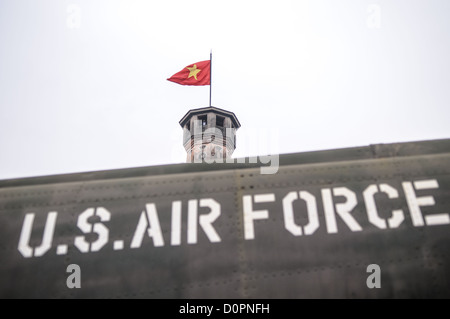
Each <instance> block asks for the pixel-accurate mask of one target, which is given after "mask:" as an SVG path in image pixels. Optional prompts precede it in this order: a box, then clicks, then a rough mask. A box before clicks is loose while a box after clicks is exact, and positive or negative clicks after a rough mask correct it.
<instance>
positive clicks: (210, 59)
mask: <svg viewBox="0 0 450 319" xmlns="http://www.w3.org/2000/svg"><path fill="white" fill-rule="evenodd" d="M211 75H212V50H211V52H210V53H209V106H211V87H212V76H211Z"/></svg>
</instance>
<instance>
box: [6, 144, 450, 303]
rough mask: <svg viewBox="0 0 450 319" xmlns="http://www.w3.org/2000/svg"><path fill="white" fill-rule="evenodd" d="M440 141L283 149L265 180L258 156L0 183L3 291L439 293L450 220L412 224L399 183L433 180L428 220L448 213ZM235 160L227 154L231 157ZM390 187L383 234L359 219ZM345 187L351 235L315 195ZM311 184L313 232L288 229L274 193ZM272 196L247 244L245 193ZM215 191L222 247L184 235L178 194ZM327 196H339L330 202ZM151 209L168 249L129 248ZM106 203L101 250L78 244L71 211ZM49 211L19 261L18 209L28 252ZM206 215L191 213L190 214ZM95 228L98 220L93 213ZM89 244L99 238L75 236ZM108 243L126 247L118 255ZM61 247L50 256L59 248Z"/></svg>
mask: <svg viewBox="0 0 450 319" xmlns="http://www.w3.org/2000/svg"><path fill="white" fill-rule="evenodd" d="M449 151H450V139H445V140H434V141H422V142H411V143H398V144H386V145H372V146H368V147H355V148H348V149H338V150H328V151H318V152H307V153H297V154H284V155H280V168H279V171H278V172H277V173H276V174H273V175H263V174H261V170H260V168H261V167H264V166H267V164H261V162H260V161H259V160H257V162H256V163H249V159H246V163H234V164H229V163H222V164H206V163H202V164H195V163H192V164H176V165H163V166H151V167H142V168H131V169H121V170H111V171H100V172H87V173H78V174H66V175H58V176H43V177H33V178H24V179H14V180H3V181H0V260H1V263H0V298H449V297H450V253H449V249H448V247H450V225H434V226H431V225H424V226H421V227H416V226H414V225H413V223H412V220H411V213H410V208H409V207H408V202H407V200H406V197H405V193H404V190H403V188H402V183H403V182H415V181H423V180H436V181H437V183H438V184H439V188H437V189H425V190H420V191H419V190H417V191H416V192H417V196H422V197H423V196H432V197H433V199H434V202H435V205H432V206H423V207H422V213H423V215H424V216H427V215H430V214H442V213H450V153H449ZM235 161H236V160H235ZM382 183H385V184H389V185H390V186H391V187H393V188H394V189H396V190H397V191H398V194H399V197H398V198H394V199H389V198H388V197H387V196H384V195H379V196H378V195H377V197H375V200H376V205H377V209H378V213H379V215H380V217H382V218H389V217H390V216H391V212H392V210H395V209H402V210H403V212H404V216H405V220H404V221H403V222H402V223H401V225H400V226H399V227H398V228H392V229H379V228H377V227H376V226H374V225H373V224H371V223H370V221H369V220H368V216H367V211H366V207H365V202H364V198H363V191H364V190H365V189H366V188H367V187H368V186H369V185H371V184H377V185H379V184H382ZM335 187H346V188H348V189H349V190H351V191H352V192H354V193H355V194H356V198H357V205H356V207H355V208H354V209H353V210H352V211H351V215H352V216H353V217H354V219H355V220H356V221H357V222H358V224H359V225H360V226H361V228H362V231H357V232H352V231H351V230H350V229H349V227H348V226H347V225H346V224H345V223H344V222H343V221H342V219H340V218H339V217H337V218H336V219H337V228H338V233H335V234H332V233H328V232H327V227H326V221H325V216H324V207H323V201H322V194H321V190H322V189H324V188H329V189H332V188H335ZM299 191H307V192H309V193H310V194H311V195H313V196H314V197H315V199H316V201H317V210H318V217H319V228H318V229H317V230H316V231H315V232H314V233H313V234H311V235H302V236H294V235H292V234H291V233H290V232H289V231H288V230H286V228H285V226H284V220H285V219H284V215H283V202H282V200H283V198H284V197H285V196H286V194H288V193H289V192H297V194H298V192H299ZM255 194H274V195H275V201H274V202H269V203H254V202H253V209H254V210H267V211H268V218H267V219H261V220H255V221H254V227H255V238H254V239H252V240H245V238H244V223H243V196H245V195H255ZM206 198H212V199H214V200H215V201H217V202H218V203H220V205H221V214H220V216H219V217H218V218H217V220H215V221H214V223H213V224H212V225H213V226H214V228H215V230H216V231H217V233H218V234H219V236H220V238H221V241H220V242H214V243H213V242H210V240H209V239H208V237H207V235H206V234H205V232H204V231H203V229H202V228H201V227H200V225H197V226H198V242H197V243H195V244H188V243H187V228H188V227H187V223H188V222H187V211H188V201H189V200H193V199H197V200H200V199H206ZM334 200H335V204H338V203H340V202H342V198H338V197H334ZM173 201H181V205H182V222H181V244H180V245H179V246H172V245H171V233H172V231H171V221H172V219H171V209H172V206H171V205H172V202H173ZM148 203H154V204H155V205H156V208H157V214H158V218H159V222H160V225H161V230H162V234H163V238H164V246H162V247H155V246H154V243H153V241H152V239H151V238H150V237H148V236H147V234H145V236H144V239H143V242H142V246H141V247H140V248H135V249H132V248H130V243H131V240H132V237H133V234H134V233H135V230H136V226H137V224H138V221H139V218H140V215H141V213H142V212H143V211H144V210H145V208H146V204H148ZM90 207H93V208H97V207H104V208H105V209H107V210H108V211H109V212H110V213H111V219H110V221H109V222H104V223H103V224H104V225H105V226H106V227H107V228H108V229H109V239H108V243H107V244H106V245H105V246H104V247H103V248H102V249H100V251H97V252H88V253H81V252H80V251H79V250H78V249H77V248H76V247H75V246H74V238H75V237H76V236H81V235H85V234H83V233H82V232H81V230H80V229H79V228H78V227H77V220H78V216H79V215H80V214H81V213H82V212H83V211H85V210H86V209H88V208H90ZM293 209H294V212H295V222H296V223H297V224H298V225H303V226H304V225H306V224H307V223H308V218H307V213H306V205H305V203H304V202H301V201H298V202H295V203H294V205H293ZM54 211H56V212H58V217H57V221H56V227H55V233H54V236H53V242H52V248H51V249H50V250H49V251H48V252H47V253H45V254H44V255H43V256H41V257H31V258H25V257H23V256H22V255H21V254H20V252H19V251H18V248H17V247H18V243H19V238H20V234H21V230H22V225H23V222H24V218H25V215H26V214H27V213H35V220H34V224H33V232H32V236H31V241H30V246H32V247H36V246H39V245H40V244H41V241H42V234H43V228H44V225H45V220H46V217H47V214H48V213H49V212H54ZM208 212H209V211H208V209H206V208H202V207H200V208H198V214H199V216H202V215H205V214H208ZM89 221H90V222H91V223H97V222H98V221H99V219H98V217H94V218H91V219H90V220H89ZM85 236H86V238H87V239H88V240H91V241H95V240H97V235H96V234H88V235H85ZM116 240H123V241H124V248H123V250H117V251H116V250H114V249H113V243H114V241H116ZM61 244H66V245H68V253H67V254H65V255H57V254H56V247H57V246H58V245H61ZM69 264H78V265H79V266H80V268H81V288H80V289H69V288H67V286H66V279H67V277H68V276H69V274H68V273H66V268H67V266H68V265H69ZM370 264H378V265H379V266H380V268H381V288H380V289H377V288H373V289H369V288H368V287H367V285H366V280H367V277H368V276H369V275H370V273H367V271H366V268H367V266H368V265H370Z"/></svg>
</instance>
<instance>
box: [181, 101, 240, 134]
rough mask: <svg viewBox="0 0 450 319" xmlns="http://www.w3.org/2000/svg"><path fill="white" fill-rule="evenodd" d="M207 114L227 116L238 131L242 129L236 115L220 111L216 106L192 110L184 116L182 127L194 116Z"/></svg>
mask: <svg viewBox="0 0 450 319" xmlns="http://www.w3.org/2000/svg"><path fill="white" fill-rule="evenodd" d="M207 112H214V113H216V114H220V115H223V116H227V117H229V118H230V119H231V121H232V122H233V125H234V127H235V128H236V129H238V128H240V127H241V123H239V120H238V119H237V117H236V114H234V113H233V112H230V111H226V110H223V109H220V108H218V107H215V106H208V107H202V108H198V109H192V110H189V111H188V112H187V113H186V114H185V115H184V116H183V118H182V119H181V120H180V122H179V123H180V125H181V127H184V125H185V124H186V122H187V121H188V120H189V119H190V118H191V117H192V116H193V115H198V114H203V113H207Z"/></svg>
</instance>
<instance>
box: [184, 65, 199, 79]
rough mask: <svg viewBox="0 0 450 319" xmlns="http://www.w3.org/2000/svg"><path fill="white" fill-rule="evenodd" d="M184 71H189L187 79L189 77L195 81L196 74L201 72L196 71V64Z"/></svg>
mask: <svg viewBox="0 0 450 319" xmlns="http://www.w3.org/2000/svg"><path fill="white" fill-rule="evenodd" d="M186 69H188V70H189V75H188V79H189V78H190V77H194V79H196V80H197V74H198V72H200V71H201V70H200V69H197V64H194V66H193V67H192V68H189V67H187V68H186Z"/></svg>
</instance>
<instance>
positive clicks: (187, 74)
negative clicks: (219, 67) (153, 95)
mask: <svg viewBox="0 0 450 319" xmlns="http://www.w3.org/2000/svg"><path fill="white" fill-rule="evenodd" d="M210 69H211V61H210V60H206V61H201V62H197V63H192V64H190V65H188V66H187V67H185V68H184V69H183V70H181V71H180V72H178V73H175V74H174V75H172V76H171V77H170V78H168V79H167V80H168V81H172V82H175V83H178V84H181V85H210V84H211V78H210Z"/></svg>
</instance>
